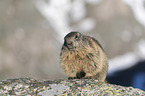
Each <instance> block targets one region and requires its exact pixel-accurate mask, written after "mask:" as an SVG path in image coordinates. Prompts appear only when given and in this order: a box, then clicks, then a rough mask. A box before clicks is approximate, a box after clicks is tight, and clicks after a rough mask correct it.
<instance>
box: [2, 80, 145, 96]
mask: <svg viewBox="0 0 145 96" xmlns="http://www.w3.org/2000/svg"><path fill="white" fill-rule="evenodd" d="M0 95H42V96H54V95H55V96H57V95H59V96H60V95H65V96H68V95H69V96H74V95H75V96H88V95H90V96H92V95H95V96H96V95H97V96H108V95H109V96H110V95H111V96H113V95H115V96H116V95H119V96H124V95H125V96H126V95H129V96H145V92H144V91H142V90H140V89H135V88H132V87H123V86H119V85H113V84H108V83H103V82H99V81H98V80H93V79H74V80H48V81H39V80H35V79H31V78H19V79H8V80H3V81H0Z"/></svg>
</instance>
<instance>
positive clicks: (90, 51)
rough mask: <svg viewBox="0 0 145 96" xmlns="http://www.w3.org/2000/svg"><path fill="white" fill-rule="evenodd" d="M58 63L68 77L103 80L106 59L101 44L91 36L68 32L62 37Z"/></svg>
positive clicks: (106, 65)
mask: <svg viewBox="0 0 145 96" xmlns="http://www.w3.org/2000/svg"><path fill="white" fill-rule="evenodd" d="M60 63H61V66H62V68H63V71H64V72H65V73H66V74H67V75H68V76H69V79H75V78H76V79H81V78H92V79H97V80H99V81H102V82H104V81H105V78H106V75H107V71H108V60H107V56H106V54H105V53H104V50H103V48H102V46H101V45H100V44H99V42H98V41H97V40H95V39H94V38H93V37H90V36H85V35H82V34H81V33H79V32H70V33H68V34H67V35H66V36H65V37H64V44H63V46H62V49H61V53H60Z"/></svg>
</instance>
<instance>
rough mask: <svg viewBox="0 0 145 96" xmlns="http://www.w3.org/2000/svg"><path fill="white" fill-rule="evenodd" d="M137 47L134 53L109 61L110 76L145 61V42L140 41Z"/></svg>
mask: <svg viewBox="0 0 145 96" xmlns="http://www.w3.org/2000/svg"><path fill="white" fill-rule="evenodd" d="M135 46H137V47H135V48H134V49H135V50H134V52H128V53H125V54H124V55H121V56H116V57H114V58H112V59H110V60H109V71H108V73H109V74H112V73H114V72H115V71H120V70H124V69H127V68H130V67H132V66H134V65H135V64H136V63H137V62H139V61H141V60H145V40H144V39H142V40H140V41H139V42H138V43H137V44H136V45H135Z"/></svg>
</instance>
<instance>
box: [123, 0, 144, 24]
mask: <svg viewBox="0 0 145 96" xmlns="http://www.w3.org/2000/svg"><path fill="white" fill-rule="evenodd" d="M123 1H124V2H125V3H126V4H128V5H129V6H130V8H131V9H132V11H133V13H134V15H135V18H136V19H137V20H138V22H140V23H141V24H142V25H143V26H144V27H145V7H144V4H145V0H123Z"/></svg>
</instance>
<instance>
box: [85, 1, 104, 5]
mask: <svg viewBox="0 0 145 96" xmlns="http://www.w3.org/2000/svg"><path fill="white" fill-rule="evenodd" d="M85 1H86V2H87V3H90V4H96V3H100V2H101V1H102V0H85Z"/></svg>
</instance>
